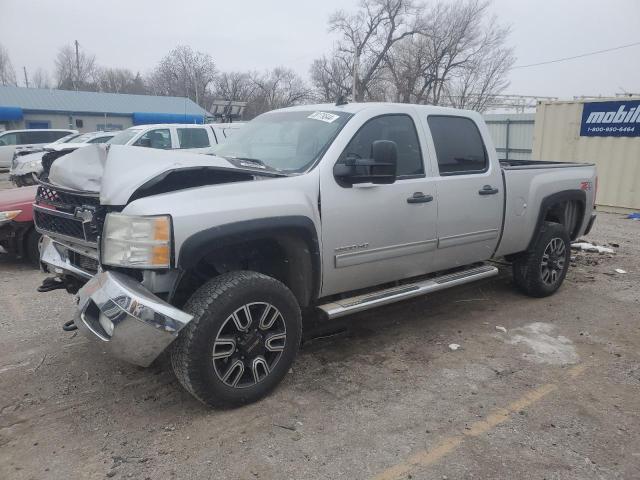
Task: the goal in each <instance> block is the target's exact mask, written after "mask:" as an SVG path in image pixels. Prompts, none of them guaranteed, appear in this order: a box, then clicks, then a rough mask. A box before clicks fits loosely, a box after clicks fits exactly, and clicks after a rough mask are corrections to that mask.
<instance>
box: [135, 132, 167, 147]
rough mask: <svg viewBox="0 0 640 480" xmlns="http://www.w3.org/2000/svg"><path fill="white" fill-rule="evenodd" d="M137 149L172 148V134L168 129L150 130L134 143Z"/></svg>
mask: <svg viewBox="0 0 640 480" xmlns="http://www.w3.org/2000/svg"><path fill="white" fill-rule="evenodd" d="M134 145H135V146H136V147H148V148H162V149H168V148H171V132H170V131H169V129H168V128H158V129H155V130H149V131H148V132H147V133H145V134H144V135H142V136H141V137H140V138H139V139H138V140H136V142H135V143H134Z"/></svg>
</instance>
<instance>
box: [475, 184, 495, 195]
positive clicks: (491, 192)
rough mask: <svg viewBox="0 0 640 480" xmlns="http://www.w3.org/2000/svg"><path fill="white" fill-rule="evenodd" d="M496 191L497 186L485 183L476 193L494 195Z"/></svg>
mask: <svg viewBox="0 0 640 480" xmlns="http://www.w3.org/2000/svg"><path fill="white" fill-rule="evenodd" d="M498 191H499V190H498V189H497V188H493V187H492V186H491V185H485V186H484V187H482V188H481V189H480V190H479V191H478V193H479V194H480V195H495V194H496V193H498Z"/></svg>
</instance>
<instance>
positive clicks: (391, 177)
mask: <svg viewBox="0 0 640 480" xmlns="http://www.w3.org/2000/svg"><path fill="white" fill-rule="evenodd" d="M397 166H398V147H397V145H396V142H392V141H391V140H376V141H375V142H373V143H372V144H371V158H349V157H347V158H346V159H344V160H343V161H342V162H339V163H336V164H335V166H334V167H333V176H334V177H335V178H336V180H337V182H338V183H339V184H340V185H342V186H351V185H354V184H356V183H373V184H390V183H394V182H395V181H396V170H397Z"/></svg>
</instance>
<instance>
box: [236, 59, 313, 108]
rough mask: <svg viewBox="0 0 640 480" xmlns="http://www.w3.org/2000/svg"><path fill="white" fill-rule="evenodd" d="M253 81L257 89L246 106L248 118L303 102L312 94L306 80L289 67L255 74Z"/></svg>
mask: <svg viewBox="0 0 640 480" xmlns="http://www.w3.org/2000/svg"><path fill="white" fill-rule="evenodd" d="M252 81H253V83H254V84H255V86H256V90H255V93H254V96H253V97H252V98H251V99H250V100H249V104H248V105H247V107H246V108H245V116H246V117H247V118H252V117H254V116H256V115H259V114H261V113H264V112H268V111H269V110H274V109H276V108H284V107H290V106H292V105H296V104H300V103H303V102H305V101H306V100H308V99H309V98H310V96H311V89H310V88H309V87H308V86H307V84H306V83H305V82H304V80H302V78H301V77H300V76H299V75H298V74H296V73H295V72H294V71H293V70H291V69H289V68H285V67H276V68H274V69H273V70H271V71H269V72H266V73H265V74H263V75H257V74H254V75H253V79H252Z"/></svg>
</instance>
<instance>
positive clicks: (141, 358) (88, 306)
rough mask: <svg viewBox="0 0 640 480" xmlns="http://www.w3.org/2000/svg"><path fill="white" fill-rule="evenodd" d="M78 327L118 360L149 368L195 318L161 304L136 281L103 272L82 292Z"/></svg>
mask: <svg viewBox="0 0 640 480" xmlns="http://www.w3.org/2000/svg"><path fill="white" fill-rule="evenodd" d="M78 308H79V311H78V314H77V317H76V319H75V323H76V325H77V326H78V329H79V330H80V331H81V332H82V333H83V334H84V335H85V336H87V337H89V338H92V339H94V340H96V341H98V342H100V343H101V344H102V345H103V346H104V347H105V348H106V349H107V350H108V351H109V352H110V353H111V354H112V355H113V356H114V357H116V358H119V359H121V360H125V361H127V362H130V363H134V364H136V365H140V366H142V367H147V366H149V365H150V364H151V362H153V361H154V360H155V359H156V358H157V357H158V355H160V354H161V353H162V352H163V351H164V350H165V349H166V348H167V347H168V346H169V344H171V342H173V341H174V340H175V339H176V337H177V336H178V333H179V332H180V330H182V328H184V326H185V325H186V324H187V323H189V322H190V321H191V319H192V318H193V317H192V316H191V315H189V314H188V313H185V312H183V311H182V310H179V309H177V308H175V307H173V306H172V305H169V304H168V303H166V302H164V301H162V300H160V299H159V298H158V297H156V296H155V295H153V294H152V293H151V292H149V291H148V290H147V289H145V288H144V287H143V286H142V285H140V283H138V282H137V281H136V280H134V279H132V278H131V277H128V276H127V275H124V274H122V273H118V272H100V273H98V274H97V275H96V276H94V277H93V278H92V279H91V280H89V282H87V283H86V284H85V286H84V287H82V288H81V289H80V291H79V292H78Z"/></svg>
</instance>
